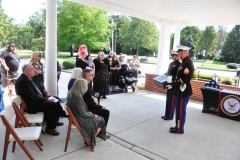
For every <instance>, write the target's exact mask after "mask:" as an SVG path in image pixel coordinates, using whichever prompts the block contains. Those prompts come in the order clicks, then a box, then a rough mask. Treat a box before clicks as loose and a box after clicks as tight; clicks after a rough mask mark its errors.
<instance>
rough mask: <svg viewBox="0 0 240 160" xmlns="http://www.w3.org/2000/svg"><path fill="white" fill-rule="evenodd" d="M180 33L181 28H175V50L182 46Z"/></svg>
mask: <svg viewBox="0 0 240 160" xmlns="http://www.w3.org/2000/svg"><path fill="white" fill-rule="evenodd" d="M180 31H181V26H175V34H174V41H173V50H174V51H176V50H177V45H180Z"/></svg>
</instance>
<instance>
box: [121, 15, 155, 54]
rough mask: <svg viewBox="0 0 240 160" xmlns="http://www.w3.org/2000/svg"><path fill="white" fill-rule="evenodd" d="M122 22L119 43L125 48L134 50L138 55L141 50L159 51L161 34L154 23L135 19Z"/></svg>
mask: <svg viewBox="0 0 240 160" xmlns="http://www.w3.org/2000/svg"><path fill="white" fill-rule="evenodd" d="M120 21H121V22H120V23H119V27H118V28H119V33H118V41H119V43H120V45H121V46H122V47H123V48H125V49H126V48H131V49H134V50H136V54H137V55H138V53H139V50H140V49H141V48H144V49H147V50H150V51H152V52H156V51H157V46H158V36H159V32H158V30H157V27H156V25H155V24H154V23H152V22H148V21H145V20H142V19H139V18H134V17H131V18H129V19H128V18H126V17H123V18H121V20H120Z"/></svg>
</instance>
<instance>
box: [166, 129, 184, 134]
mask: <svg viewBox="0 0 240 160" xmlns="http://www.w3.org/2000/svg"><path fill="white" fill-rule="evenodd" d="M169 132H170V133H175V134H183V133H184V132H181V131H180V132H178V130H177V129H176V128H174V129H171V128H170V130H169Z"/></svg>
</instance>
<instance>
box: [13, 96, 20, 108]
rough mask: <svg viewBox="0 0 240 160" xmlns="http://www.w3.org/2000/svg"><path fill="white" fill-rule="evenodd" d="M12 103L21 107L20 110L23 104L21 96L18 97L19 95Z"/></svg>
mask: <svg viewBox="0 0 240 160" xmlns="http://www.w3.org/2000/svg"><path fill="white" fill-rule="evenodd" d="M11 102H12V103H13V102H15V103H16V105H17V106H19V108H20V105H21V104H22V100H21V98H20V96H18V95H17V97H15V98H13V99H12V101H11Z"/></svg>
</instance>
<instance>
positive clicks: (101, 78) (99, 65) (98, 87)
mask: <svg viewBox="0 0 240 160" xmlns="http://www.w3.org/2000/svg"><path fill="white" fill-rule="evenodd" d="M107 46H108V45H107ZM107 46H106V47H107ZM108 47H109V46H108ZM105 52H106V53H108V56H106V55H105ZM120 57H121V59H120V60H119V58H118V57H117V55H116V53H115V52H113V51H110V49H109V48H104V51H100V52H98V56H97V58H95V59H94V60H92V57H91V56H90V54H89V53H88V51H87V47H86V45H80V47H79V50H78V56H77V59H76V67H79V68H82V69H91V68H92V69H93V71H94V79H93V86H91V87H92V88H93V91H94V92H98V93H99V95H100V96H101V97H102V98H105V99H106V98H107V97H106V95H107V94H108V93H109V88H110V91H111V92H116V87H117V86H118V83H119V70H120V69H121V65H122V64H126V65H128V63H127V59H126V58H127V57H126V55H124V54H122V55H121V56H120ZM92 66H93V67H92ZM129 67H130V68H131V69H132V70H134V72H135V77H136V78H137V76H138V71H139V68H140V62H139V61H138V60H137V56H136V55H134V56H133V60H131V61H130V63H129Z"/></svg>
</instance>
